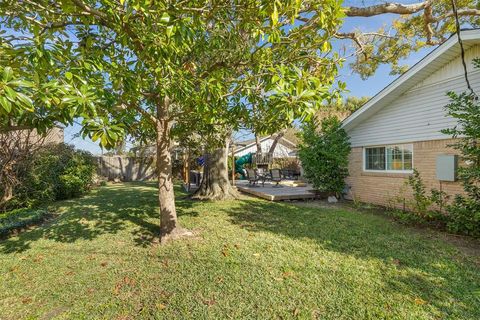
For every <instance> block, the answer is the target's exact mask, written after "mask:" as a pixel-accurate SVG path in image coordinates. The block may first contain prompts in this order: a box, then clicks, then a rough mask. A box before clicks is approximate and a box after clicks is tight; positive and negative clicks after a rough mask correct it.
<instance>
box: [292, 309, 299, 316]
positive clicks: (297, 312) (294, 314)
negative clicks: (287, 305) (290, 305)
mask: <svg viewBox="0 0 480 320" xmlns="http://www.w3.org/2000/svg"><path fill="white" fill-rule="evenodd" d="M299 314H300V309H298V308H295V310H293V316H294V317H297V316H298V315H299Z"/></svg>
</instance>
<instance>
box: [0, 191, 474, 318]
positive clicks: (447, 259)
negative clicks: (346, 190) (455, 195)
mask: <svg viewBox="0 0 480 320" xmlns="http://www.w3.org/2000/svg"><path fill="white" fill-rule="evenodd" d="M155 192H156V189H155V188H154V184H140V183H130V184H117V185H111V186H108V187H102V188H100V189H99V190H97V191H95V192H94V193H93V194H91V195H89V196H87V197H85V198H83V199H77V200H70V201H66V202H63V203H60V204H58V210H59V212H61V215H60V217H59V218H58V219H57V220H55V221H53V222H50V223H48V224H47V225H44V226H42V227H40V228H37V229H34V230H31V231H28V232H25V233H22V234H20V235H19V236H17V237H13V238H10V239H7V240H4V241H2V242H0V315H1V316H0V318H1V319H18V318H27V317H33V318H35V317H44V318H116V317H117V318H122V317H125V318H131V319H134V318H138V317H143V318H155V317H156V318H166V319H172V318H196V319H198V318H212V319H218V318H233V319H238V318H252V319H253V318H261V319H266V318H274V319H278V318H309V319H310V318H322V319H341V318H343V319H352V318H354V319H363V318H390V319H391V318H396V319H405V318H410V319H437V318H457V319H478V318H480V297H479V295H478V294H475V292H478V290H479V288H480V272H479V271H480V267H479V264H478V263H479V260H478V256H475V255H473V254H471V255H468V254H466V253H464V252H463V251H460V250H459V249H457V248H456V247H455V246H454V245H452V244H449V243H447V242H445V241H444V240H441V239H440V238H439V237H438V236H436V233H432V232H425V233H420V232H418V231H415V230H412V229H408V228H406V227H403V226H399V225H397V224H395V223H392V222H391V221H388V220H387V219H385V218H383V217H381V216H375V215H370V214H364V213H358V212H354V211H349V210H345V209H325V208H315V207H309V206H296V205H293V204H281V203H270V202H265V201H262V200H257V199H251V198H246V199H244V200H242V201H231V202H225V203H220V202H218V203H208V202H192V201H190V200H187V199H186V198H185V195H184V194H182V193H181V192H179V193H178V201H177V205H178V213H179V215H180V221H181V223H182V225H183V226H185V227H187V228H189V229H192V230H194V231H195V233H196V235H197V236H196V237H195V238H191V239H185V240H181V241H177V242H174V243H170V244H168V245H165V246H152V245H151V241H152V239H153V238H154V237H155V236H156V233H157V230H158V224H159V219H158V214H157V207H156V199H157V198H156V193H155Z"/></svg>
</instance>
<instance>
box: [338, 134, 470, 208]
mask: <svg viewBox="0 0 480 320" xmlns="http://www.w3.org/2000/svg"><path fill="white" fill-rule="evenodd" d="M453 142H454V140H452V139H446V140H434V141H422V142H413V143H411V144H413V165H414V167H415V168H416V169H417V170H418V171H419V172H420V175H421V177H422V179H423V181H424V182H425V185H426V187H427V190H428V191H429V190H430V189H431V188H437V189H440V187H441V188H442V190H443V191H445V192H447V193H448V194H450V195H452V196H453V195H455V194H457V193H462V192H463V188H462V186H461V184H460V183H459V182H447V181H442V183H441V186H440V181H438V180H437V179H436V177H435V163H436V158H437V155H440V154H458V152H457V151H456V150H454V149H452V148H451V147H448V145H449V144H452V143H453ZM362 152H363V148H362V147H356V148H352V153H351V154H350V163H349V173H350V176H349V177H348V178H347V184H348V185H349V186H350V187H351V189H350V192H349V194H348V196H347V198H349V199H353V198H354V197H355V198H357V199H358V200H360V201H363V202H368V203H373V204H378V205H384V206H388V205H391V204H392V202H391V200H392V199H393V198H394V197H396V196H399V195H400V196H401V197H402V198H403V197H405V198H406V199H409V198H411V195H412V193H411V191H410V188H408V187H405V181H406V179H407V178H408V176H409V174H406V173H383V172H378V173H377V172H364V171H363V154H362ZM402 190H403V191H402ZM396 206H398V207H401V206H402V205H401V204H398V203H397V204H396Z"/></svg>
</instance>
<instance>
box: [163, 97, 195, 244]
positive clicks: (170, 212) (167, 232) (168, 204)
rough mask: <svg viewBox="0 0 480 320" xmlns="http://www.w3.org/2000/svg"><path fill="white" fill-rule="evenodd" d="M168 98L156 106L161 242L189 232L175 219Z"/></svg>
mask: <svg viewBox="0 0 480 320" xmlns="http://www.w3.org/2000/svg"><path fill="white" fill-rule="evenodd" d="M168 108H169V98H168V97H165V99H164V103H163V105H159V106H158V107H157V121H156V125H157V127H156V131H157V144H156V147H157V174H158V203H159V206H160V239H161V241H162V242H164V241H166V240H168V239H171V238H177V237H180V236H183V235H188V234H190V233H189V232H188V231H187V230H185V229H183V228H181V227H180V226H179V224H178V221H177V211H176V208H175V193H174V190H173V179H172V155H171V152H170V151H171V150H170V147H171V140H170V128H171V123H170V121H169V120H168Z"/></svg>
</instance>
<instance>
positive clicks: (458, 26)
mask: <svg viewBox="0 0 480 320" xmlns="http://www.w3.org/2000/svg"><path fill="white" fill-rule="evenodd" d="M452 9H453V14H454V16H455V27H456V29H457V32H456V33H457V38H458V43H459V44H460V51H461V53H460V54H461V57H462V65H463V73H464V75H465V81H466V82H467V88H468V90H470V92H471V93H472V95H473V96H474V97H478V96H477V94H476V93H475V91H473V89H472V86H471V85H470V81H469V80H468V71H467V64H466V63H465V50H464V48H463V41H462V37H461V36H460V20H459V19H458V12H457V4H456V2H455V0H452Z"/></svg>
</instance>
